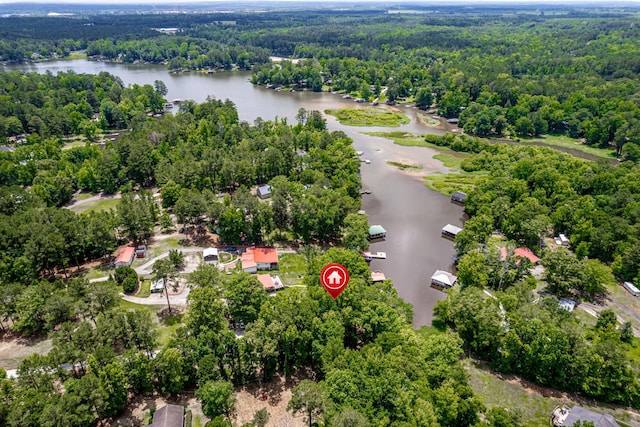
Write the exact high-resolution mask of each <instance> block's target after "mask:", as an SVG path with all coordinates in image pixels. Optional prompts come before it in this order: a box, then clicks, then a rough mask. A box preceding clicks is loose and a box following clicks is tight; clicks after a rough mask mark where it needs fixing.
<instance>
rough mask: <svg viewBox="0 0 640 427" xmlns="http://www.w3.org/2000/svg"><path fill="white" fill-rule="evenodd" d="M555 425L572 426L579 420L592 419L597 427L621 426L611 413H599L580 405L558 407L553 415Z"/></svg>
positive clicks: (559, 426) (561, 426) (560, 426)
mask: <svg viewBox="0 0 640 427" xmlns="http://www.w3.org/2000/svg"><path fill="white" fill-rule="evenodd" d="M552 421H553V425H554V426H557V427H571V426H573V425H574V424H575V423H577V422H578V421H582V422H584V421H591V422H592V423H593V425H594V426H595V427H620V425H619V424H618V423H617V422H616V420H615V419H614V418H613V417H612V416H611V415H609V414H599V413H597V412H593V411H590V410H588V409H585V408H582V407H580V406H574V407H573V408H571V409H569V408H567V407H566V406H563V407H562V408H560V407H556V408H555V409H554V410H553V416H552Z"/></svg>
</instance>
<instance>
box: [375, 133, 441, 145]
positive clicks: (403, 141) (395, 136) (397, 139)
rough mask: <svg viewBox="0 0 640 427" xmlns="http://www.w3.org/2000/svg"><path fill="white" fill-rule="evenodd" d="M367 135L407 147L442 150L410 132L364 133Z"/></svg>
mask: <svg viewBox="0 0 640 427" xmlns="http://www.w3.org/2000/svg"><path fill="white" fill-rule="evenodd" d="M363 133H364V134H365V135H371V136H378V137H381V138H387V139H390V140H391V141H393V143H394V144H398V145H402V146H405V147H431V148H441V147H438V146H437V145H434V144H430V143H428V142H426V141H425V140H424V137H423V136H421V135H414V134H412V133H410V132H403V131H393V132H363Z"/></svg>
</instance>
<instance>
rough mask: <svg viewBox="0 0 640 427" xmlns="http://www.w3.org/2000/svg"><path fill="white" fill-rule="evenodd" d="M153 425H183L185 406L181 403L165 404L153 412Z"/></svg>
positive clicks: (179, 426)
mask: <svg viewBox="0 0 640 427" xmlns="http://www.w3.org/2000/svg"><path fill="white" fill-rule="evenodd" d="M149 425H150V426H153V427H183V425H184V407H182V406H180V405H171V404H168V405H165V406H163V407H162V408H160V409H158V410H157V411H156V412H154V414H153V423H151V424H149Z"/></svg>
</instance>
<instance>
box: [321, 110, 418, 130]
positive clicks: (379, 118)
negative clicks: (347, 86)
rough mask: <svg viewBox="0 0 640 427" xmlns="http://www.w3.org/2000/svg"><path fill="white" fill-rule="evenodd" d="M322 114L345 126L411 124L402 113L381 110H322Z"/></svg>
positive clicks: (395, 125)
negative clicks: (334, 118)
mask: <svg viewBox="0 0 640 427" xmlns="http://www.w3.org/2000/svg"><path fill="white" fill-rule="evenodd" d="M324 112H325V113H326V114H330V115H332V116H335V117H336V118H337V119H338V121H339V122H340V123H342V124H343V125H347V126H381V127H397V126H400V125H405V124H408V123H410V122H411V120H410V119H409V117H407V116H406V115H404V114H402V113H397V112H394V111H390V110H386V109H382V108H373V107H369V108H363V109H350V108H342V109H340V110H324Z"/></svg>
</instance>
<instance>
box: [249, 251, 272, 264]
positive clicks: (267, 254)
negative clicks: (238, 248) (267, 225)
mask: <svg viewBox="0 0 640 427" xmlns="http://www.w3.org/2000/svg"><path fill="white" fill-rule="evenodd" d="M253 258H254V259H255V260H256V262H258V263H269V264H273V263H277V262H278V250H277V249H276V248H253Z"/></svg>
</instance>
